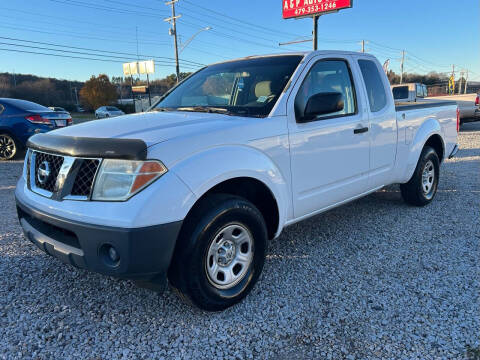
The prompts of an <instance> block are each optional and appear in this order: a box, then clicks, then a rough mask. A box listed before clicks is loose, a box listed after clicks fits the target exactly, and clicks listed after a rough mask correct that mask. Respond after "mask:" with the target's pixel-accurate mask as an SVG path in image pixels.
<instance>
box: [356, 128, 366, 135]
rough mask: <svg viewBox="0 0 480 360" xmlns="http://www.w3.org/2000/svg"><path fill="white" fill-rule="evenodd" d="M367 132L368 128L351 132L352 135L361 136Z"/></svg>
mask: <svg viewBox="0 0 480 360" xmlns="http://www.w3.org/2000/svg"><path fill="white" fill-rule="evenodd" d="M367 131H368V127H363V128H357V129H355V130H353V133H354V134H363V133H366V132H367Z"/></svg>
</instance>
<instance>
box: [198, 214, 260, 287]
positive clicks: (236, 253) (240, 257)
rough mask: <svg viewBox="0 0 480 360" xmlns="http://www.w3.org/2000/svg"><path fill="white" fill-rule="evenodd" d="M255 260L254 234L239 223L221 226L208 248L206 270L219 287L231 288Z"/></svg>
mask: <svg viewBox="0 0 480 360" xmlns="http://www.w3.org/2000/svg"><path fill="white" fill-rule="evenodd" d="M252 260H253V236H252V234H251V233H250V231H249V230H248V229H247V228H246V227H245V226H243V225H240V224H238V223H233V224H232V223H230V224H227V225H225V226H224V227H223V228H221V229H220V230H219V231H218V232H217V234H216V235H215V237H214V238H213V240H212V242H211V243H210V246H209V248H208V253H207V259H206V262H205V270H206V273H207V278H208V281H209V282H210V283H211V284H212V285H213V286H215V287H216V288H217V289H222V290H224V289H230V288H232V287H234V286H235V285H237V284H238V283H239V282H240V281H241V280H242V279H243V278H244V276H245V274H246V273H247V271H248V269H249V267H250V265H251V263H252Z"/></svg>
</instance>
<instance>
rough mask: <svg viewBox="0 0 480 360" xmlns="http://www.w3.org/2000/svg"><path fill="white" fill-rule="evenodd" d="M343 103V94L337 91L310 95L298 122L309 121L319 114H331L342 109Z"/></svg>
mask: <svg viewBox="0 0 480 360" xmlns="http://www.w3.org/2000/svg"><path fill="white" fill-rule="evenodd" d="M344 106H345V104H344V101H343V95H342V94H341V93H338V92H328V93H320V94H315V95H312V96H311V97H310V98H309V99H308V101H307V105H306V106H305V111H304V113H303V117H302V118H301V119H300V121H299V122H309V121H312V120H313V119H315V118H316V117H317V116H319V115H325V114H333V113H336V112H338V111H342V110H343V108H344Z"/></svg>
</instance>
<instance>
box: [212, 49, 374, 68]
mask: <svg viewBox="0 0 480 360" xmlns="http://www.w3.org/2000/svg"><path fill="white" fill-rule="evenodd" d="M299 55H300V56H303V57H312V56H315V55H329V56H336V55H357V56H358V55H360V56H364V57H371V58H375V56H373V55H372V54H368V53H362V52H356V51H345V50H317V51H295V52H284V53H273V54H265V55H250V56H245V57H241V58H236V59H231V60H225V61H219V62H216V63H213V64H210V65H216V64H224V63H229V62H233V61H241V60H247V59H257V58H265V57H276V56H299Z"/></svg>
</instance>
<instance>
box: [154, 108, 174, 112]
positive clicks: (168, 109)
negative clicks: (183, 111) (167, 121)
mask: <svg viewBox="0 0 480 360" xmlns="http://www.w3.org/2000/svg"><path fill="white" fill-rule="evenodd" d="M152 110H153V111H174V110H175V108H170V107H156V108H153V109H152Z"/></svg>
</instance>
